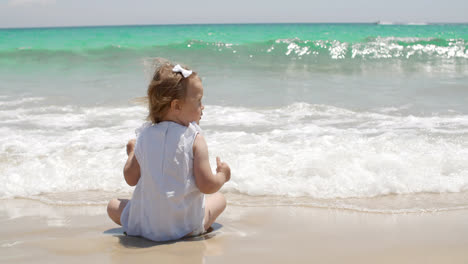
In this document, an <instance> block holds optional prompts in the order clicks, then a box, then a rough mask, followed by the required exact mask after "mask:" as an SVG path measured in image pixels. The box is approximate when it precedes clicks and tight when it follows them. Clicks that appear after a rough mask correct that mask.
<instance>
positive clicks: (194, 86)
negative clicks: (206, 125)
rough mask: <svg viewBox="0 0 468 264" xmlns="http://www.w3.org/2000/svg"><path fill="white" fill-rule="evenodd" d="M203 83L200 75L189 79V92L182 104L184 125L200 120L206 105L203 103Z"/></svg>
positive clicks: (181, 114)
mask: <svg viewBox="0 0 468 264" xmlns="http://www.w3.org/2000/svg"><path fill="white" fill-rule="evenodd" d="M202 98H203V85H202V82H201V80H200V78H199V77H198V76H194V77H192V78H189V79H187V94H186V96H185V99H184V100H183V101H182V104H181V113H180V119H181V121H182V122H183V124H184V125H186V126H188V125H189V123H191V122H193V121H195V122H197V124H198V123H199V122H200V119H201V116H202V115H203V112H202V111H203V109H204V108H205V106H203V104H202Z"/></svg>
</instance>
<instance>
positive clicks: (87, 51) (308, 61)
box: [0, 24, 468, 212]
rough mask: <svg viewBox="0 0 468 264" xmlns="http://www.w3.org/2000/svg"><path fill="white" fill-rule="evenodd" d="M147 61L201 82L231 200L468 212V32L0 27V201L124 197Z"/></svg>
mask: <svg viewBox="0 0 468 264" xmlns="http://www.w3.org/2000/svg"><path fill="white" fill-rule="evenodd" d="M155 57H162V58H166V59H169V60H171V61H174V62H177V63H182V64H185V65H188V66H190V67H191V68H192V69H193V70H195V71H196V72H198V74H199V75H200V76H201V77H202V80H203V83H204V86H205V105H206V108H205V112H204V115H203V119H202V122H201V126H202V128H203V129H204V131H205V134H206V138H207V141H208V145H209V148H210V152H211V153H210V155H212V157H213V161H212V164H214V157H215V156H216V155H219V156H221V157H222V158H223V159H224V160H226V162H228V163H229V164H230V165H231V168H232V171H233V176H232V180H231V182H229V183H228V184H227V185H226V186H225V187H223V192H225V193H227V194H228V195H230V196H231V197H233V200H232V201H231V202H233V203H235V202H238V203H250V204H256V203H268V204H302V205H306V206H319V207H337V208H349V209H356V210H364V211H379V212H388V211H390V212H400V211H403V212H407V211H420V210H451V209H457V208H467V207H468V202H466V201H467V199H466V198H467V196H468V195H467V194H468V103H467V102H468V24H428V25H380V24H238V25H236V24H230V25H154V26H108V27H71V28H19V29H0V179H1V180H0V198H3V199H11V198H14V197H25V198H30V199H38V200H42V201H46V202H50V203H65V204H67V203H72V204H74V203H77V204H80V203H98V204H100V203H105V202H106V200H107V199H108V198H110V197H114V196H116V195H128V194H129V193H131V191H132V189H131V188H130V187H128V186H126V185H125V182H124V181H123V179H122V175H121V170H122V167H123V164H124V161H125V149H124V147H125V143H126V141H127V140H128V139H130V138H131V137H134V130H135V128H137V127H138V126H139V124H141V123H142V122H143V119H144V118H145V114H146V112H145V108H144V107H143V106H140V105H136V104H134V103H132V102H131V100H132V99H133V98H135V97H140V96H144V95H145V91H146V85H147V82H148V79H149V78H150V77H151V72H152V71H153V70H154V69H153V67H152V65H153V64H152V61H153V59H154V58H155ZM235 197H240V198H235Z"/></svg>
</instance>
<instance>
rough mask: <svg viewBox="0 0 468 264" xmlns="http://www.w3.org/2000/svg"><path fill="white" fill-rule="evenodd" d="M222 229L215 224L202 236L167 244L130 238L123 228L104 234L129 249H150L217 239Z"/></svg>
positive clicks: (113, 229)
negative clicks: (114, 238)
mask: <svg viewBox="0 0 468 264" xmlns="http://www.w3.org/2000/svg"><path fill="white" fill-rule="evenodd" d="M222 227H223V226H222V225H221V224H218V223H214V224H213V225H212V226H211V227H210V228H209V229H208V231H207V232H206V233H204V234H202V235H199V236H193V237H185V238H181V239H178V240H171V241H165V242H155V241H152V240H148V239H146V238H143V237H136V236H128V235H127V234H125V233H124V231H123V228H121V227H119V228H112V229H109V230H106V231H104V234H109V235H113V236H115V237H118V238H119V242H120V244H121V245H122V246H124V247H127V248H149V247H155V246H161V245H170V244H175V243H180V242H191V241H202V240H207V239H210V238H213V237H215V236H216V232H215V231H218V230H219V229H221V228H222Z"/></svg>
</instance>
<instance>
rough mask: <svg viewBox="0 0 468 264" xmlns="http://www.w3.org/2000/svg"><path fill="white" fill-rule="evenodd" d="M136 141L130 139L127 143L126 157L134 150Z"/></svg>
mask: <svg viewBox="0 0 468 264" xmlns="http://www.w3.org/2000/svg"><path fill="white" fill-rule="evenodd" d="M135 142H136V139H130V140H129V141H128V143H127V155H130V153H132V152H133V151H134V150H135Z"/></svg>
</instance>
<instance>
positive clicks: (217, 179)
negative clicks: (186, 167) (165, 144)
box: [193, 134, 231, 194]
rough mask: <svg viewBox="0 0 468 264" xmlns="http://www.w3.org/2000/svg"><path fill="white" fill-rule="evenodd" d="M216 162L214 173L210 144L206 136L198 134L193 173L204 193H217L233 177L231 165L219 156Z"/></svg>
mask: <svg viewBox="0 0 468 264" xmlns="http://www.w3.org/2000/svg"><path fill="white" fill-rule="evenodd" d="M216 163H217V168H216V174H213V172H212V171H211V166H210V161H209V157H208V146H207V145H206V141H205V138H204V137H203V136H202V135H200V134H198V135H197V137H196V138H195V142H194V143H193V174H194V176H195V183H196V185H197V187H198V189H200V191H201V192H202V193H205V194H211V193H215V192H217V191H218V190H219V189H221V187H222V186H223V185H224V183H225V182H227V181H229V179H231V169H230V168H229V165H227V164H226V163H225V162H221V160H220V158H219V157H216Z"/></svg>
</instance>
